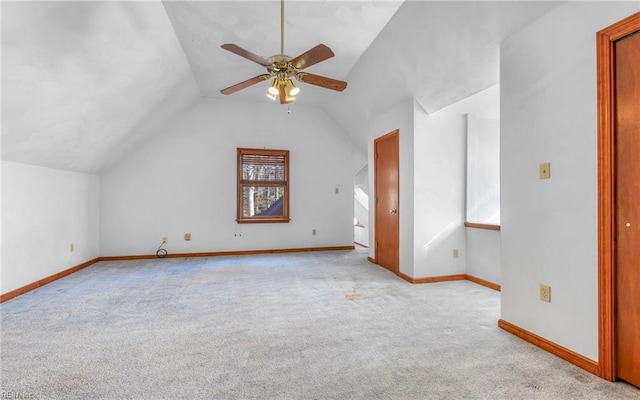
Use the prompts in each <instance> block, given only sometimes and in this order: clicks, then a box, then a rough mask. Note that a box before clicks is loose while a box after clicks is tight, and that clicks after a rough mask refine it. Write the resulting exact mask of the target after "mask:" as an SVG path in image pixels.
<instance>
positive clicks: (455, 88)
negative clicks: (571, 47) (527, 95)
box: [327, 1, 561, 149]
mask: <svg viewBox="0 0 640 400" xmlns="http://www.w3.org/2000/svg"><path fill="white" fill-rule="evenodd" d="M560 3H561V2H552V1H497V2H495V1H493V2H492V1H450V2H436V1H406V2H405V3H404V4H403V5H402V7H400V9H399V10H398V12H397V13H396V14H395V15H394V17H393V18H392V19H391V21H389V23H388V24H387V26H386V27H385V29H384V30H383V31H382V32H381V33H380V35H379V36H378V37H377V38H376V40H375V42H374V43H373V44H372V45H371V46H370V47H369V49H368V50H367V51H366V53H365V54H364V55H363V56H362V57H361V58H360V59H359V60H358V63H357V64H356V65H355V66H354V68H353V69H352V70H351V72H350V73H349V75H348V76H347V80H348V81H349V90H348V91H345V92H344V93H343V94H342V96H340V98H338V99H336V101H334V102H332V103H330V104H327V111H328V112H329V113H330V114H331V115H332V116H333V117H334V118H336V119H337V120H338V122H339V123H340V125H342V126H343V127H344V128H345V130H346V131H347V132H348V133H349V134H350V135H351V136H352V137H353V139H354V141H355V142H356V143H358V144H359V145H360V146H361V147H362V148H363V149H366V145H367V139H368V137H367V135H368V132H367V129H366V128H367V123H368V121H370V120H371V118H372V117H373V116H375V115H376V114H378V113H380V112H383V111H384V110H385V109H387V108H389V107H391V106H392V105H394V104H397V103H398V102H400V101H402V100H405V99H407V98H412V97H413V98H414V99H415V100H416V102H417V103H418V104H420V106H422V108H423V109H424V110H425V111H426V112H429V113H431V112H434V111H437V110H439V109H441V108H443V107H445V106H447V105H450V104H453V103H455V102H457V101H460V100H462V99H464V98H466V97H469V96H470V95H472V94H475V93H478V92H480V91H482V90H484V89H486V88H488V87H489V86H492V85H495V84H497V83H498V82H499V79H500V43H501V42H502V41H503V40H504V39H505V38H506V37H508V36H509V35H511V34H513V33H515V32H516V31H518V30H520V29H522V28H523V27H524V26H526V25H527V24H529V23H531V22H532V21H534V20H536V19H537V18H539V17H540V16H542V15H543V14H544V13H546V12H548V11H550V10H551V9H552V8H554V7H557V6H558V5H559V4H560Z"/></svg>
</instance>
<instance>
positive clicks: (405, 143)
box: [367, 99, 414, 277]
mask: <svg viewBox="0 0 640 400" xmlns="http://www.w3.org/2000/svg"><path fill="white" fill-rule="evenodd" d="M413 108H414V102H413V100H412V99H408V100H405V101H402V102H400V103H398V104H396V105H394V106H393V107H391V108H389V110H387V111H385V112H383V113H381V114H378V115H376V116H375V117H374V118H372V120H371V121H370V123H369V126H368V127H367V132H368V133H369V143H368V148H369V165H371V168H369V182H371V186H370V189H371V190H370V192H371V195H370V196H369V225H370V227H371V228H370V229H369V243H370V246H369V256H370V257H372V258H375V185H374V182H375V177H374V169H375V168H373V166H374V165H375V163H374V147H373V141H374V140H375V139H377V138H379V137H381V136H384V135H386V134H387V133H390V132H393V131H395V130H396V129H398V130H399V132H400V133H399V158H400V160H399V163H400V183H399V186H400V206H399V207H398V214H399V216H400V217H399V218H400V249H399V252H400V265H399V270H400V272H402V273H403V274H405V275H408V276H411V277H413V276H414V274H413V248H412V244H413V221H414V219H413V183H414V182H413V130H414V127H413V123H414V121H413Z"/></svg>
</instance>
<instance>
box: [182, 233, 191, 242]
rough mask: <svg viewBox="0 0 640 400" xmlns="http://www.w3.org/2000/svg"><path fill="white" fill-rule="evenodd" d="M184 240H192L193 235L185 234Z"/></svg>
mask: <svg viewBox="0 0 640 400" xmlns="http://www.w3.org/2000/svg"><path fill="white" fill-rule="evenodd" d="M184 240H187V241H188V240H191V234H190V233H185V234H184Z"/></svg>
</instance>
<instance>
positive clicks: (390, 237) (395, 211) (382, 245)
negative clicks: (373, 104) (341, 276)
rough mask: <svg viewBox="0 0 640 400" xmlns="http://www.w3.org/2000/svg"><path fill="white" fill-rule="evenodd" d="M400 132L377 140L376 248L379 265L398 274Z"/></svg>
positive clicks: (394, 132) (375, 183)
mask: <svg viewBox="0 0 640 400" xmlns="http://www.w3.org/2000/svg"><path fill="white" fill-rule="evenodd" d="M398 136H399V132H398V131H397V130H396V131H393V132H391V133H389V134H386V135H384V136H382V137H380V138H378V139H376V140H375V141H374V146H373V147H374V157H375V163H374V181H375V182H374V187H375V189H374V190H375V196H376V199H375V218H376V221H375V224H376V225H375V226H376V229H375V242H376V243H375V246H376V247H375V248H376V263H377V264H378V265H381V266H383V267H384V268H386V269H388V270H390V271H391V272H393V273H396V274H397V273H398V264H399V247H400V240H399V237H400V231H399V227H400V223H399V216H400V209H399V199H400V196H399V192H400V187H399V184H400V167H399V151H398Z"/></svg>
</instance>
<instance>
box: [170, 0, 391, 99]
mask: <svg viewBox="0 0 640 400" xmlns="http://www.w3.org/2000/svg"><path fill="white" fill-rule="evenodd" d="M401 4H402V0H385V1H380V0H358V1H353V0H352V1H343V0H338V1H336V0H329V1H327V0H324V1H309V0H285V3H284V17H285V18H284V22H285V24H284V51H285V54H288V55H289V56H292V57H295V56H297V55H299V54H301V53H303V52H305V51H307V50H309V49H310V48H312V47H314V46H315V45H317V44H320V43H323V44H325V45H327V46H329V47H330V48H331V49H332V50H333V51H334V53H335V54H336V56H335V57H334V58H331V59H329V60H326V61H323V62H321V63H319V64H316V65H314V66H311V67H309V68H308V69H307V71H308V72H312V73H314V74H319V75H324V76H328V77H331V78H336V79H340V80H344V79H345V78H346V77H347V74H348V73H349V71H350V70H351V68H352V67H353V65H354V64H355V63H356V61H358V59H359V58H360V56H361V55H362V53H364V52H365V50H366V49H367V48H368V47H369V45H370V44H371V42H373V40H374V39H375V38H376V36H377V35H378V33H379V32H380V31H381V30H382V29H383V28H384V26H385V25H386V23H387V22H388V21H389V19H390V18H391V17H392V16H393V15H394V13H395V12H396V11H397V9H398V7H400V5H401ZM164 5H165V8H166V10H167V14H168V16H169V19H170V20H171V23H172V24H173V27H174V28H175V31H176V35H177V37H178V39H179V40H180V43H181V44H182V47H183V48H184V51H185V54H186V56H187V59H188V60H189V63H190V64H191V68H192V69H193V72H194V75H195V77H196V80H197V81H198V85H199V87H200V91H201V93H202V95H203V96H204V97H207V98H226V99H232V100H242V101H262V102H265V101H271V100H269V99H267V98H266V96H265V92H266V89H267V87H268V82H263V83H261V84H257V85H255V86H252V87H249V88H247V89H244V90H242V91H239V92H236V93H234V94H232V95H228V96H225V95H222V94H221V93H220V90H221V89H223V88H226V87H228V86H231V85H233V84H236V83H238V82H242V81H244V80H246V79H249V78H252V77H254V76H256V75H260V74H263V73H265V72H266V70H265V68H264V67H262V66H260V65H258V64H256V63H253V62H251V61H249V60H247V59H244V58H241V57H239V56H237V55H235V54H233V53H230V52H228V51H226V50H224V49H222V48H221V47H220V46H221V45H222V44H224V43H233V44H237V45H238V46H240V47H242V48H244V49H246V50H249V51H251V52H253V53H255V54H257V55H260V56H262V57H264V58H269V57H270V56H272V55H276V54H280V39H281V36H280V35H281V33H280V25H281V15H280V11H281V9H280V1H279V0H275V1H274V0H262V1H231V2H230V1H208V2H203V1H197V0H196V1H165V2H164ZM299 86H300V88H301V93H300V94H299V95H298V100H296V104H298V105H307V106H308V105H314V106H317V105H319V104H322V102H323V101H324V102H326V101H327V100H330V99H332V98H336V97H338V96H339V94H338V93H337V92H333V91H329V90H326V89H322V88H317V87H315V86H311V85H305V84H301V85H299Z"/></svg>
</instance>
